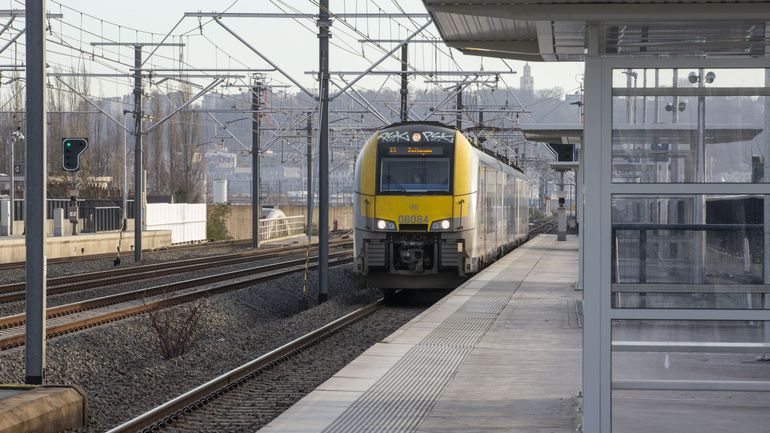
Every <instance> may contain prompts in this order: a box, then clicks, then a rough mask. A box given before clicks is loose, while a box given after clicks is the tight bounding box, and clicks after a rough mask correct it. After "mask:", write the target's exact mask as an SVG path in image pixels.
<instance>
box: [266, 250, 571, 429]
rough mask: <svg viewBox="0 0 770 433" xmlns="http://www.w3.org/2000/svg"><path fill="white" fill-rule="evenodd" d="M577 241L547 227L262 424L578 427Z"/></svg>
mask: <svg viewBox="0 0 770 433" xmlns="http://www.w3.org/2000/svg"><path fill="white" fill-rule="evenodd" d="M577 275H578V255H577V239H576V238H575V237H573V236H570V237H568V240H567V241H566V242H557V241H556V236H555V235H540V236H538V237H537V238H535V239H533V240H532V241H530V242H528V243H526V244H525V245H524V246H522V247H519V248H518V249H516V250H515V251H513V252H512V253H510V254H508V255H507V256H505V257H504V258H502V259H501V260H499V261H497V262H496V263H494V264H493V265H492V266H490V267H489V268H487V269H485V270H484V271H482V272H480V273H479V274H478V275H476V276H475V277H474V278H472V279H471V280H469V281H467V282H466V283H465V284H463V285H462V286H460V287H459V288H457V289H456V290H454V291H453V292H452V293H451V294H449V295H448V296H446V297H445V298H443V299H442V300H441V301H439V302H438V303H436V304H435V305H433V306H432V307H431V308H430V309H428V310H427V311H425V312H423V313H422V314H420V315H419V316H417V317H416V318H414V319H413V320H411V321H410V322H409V323H407V324H406V325H404V326H403V327H402V328H400V329H399V330H398V331H396V332H394V333H393V334H391V335H390V336H389V337H387V338H386V339H385V340H383V341H382V342H380V343H377V344H376V345H374V346H373V347H371V348H370V349H369V350H367V351H366V352H364V353H363V354H362V355H361V356H359V357H358V358H357V359H355V360H354V361H353V362H351V363H350V364H349V365H347V366H346V367H345V368H343V369H342V370H340V371H339V372H338V373H337V374H335V375H334V376H333V377H332V378H330V379H329V380H327V381H326V382H325V383H323V384H322V385H321V386H319V387H318V388H317V389H316V390H314V391H313V392H311V393H310V394H308V395H307V396H306V397H305V398H303V399H302V400H300V401H299V402H297V403H296V404H295V405H294V406H292V407H291V408H290V409H289V410H287V411H286V412H285V413H284V414H282V415H281V416H279V417H278V418H276V419H275V420H273V422H271V423H270V424H269V425H267V426H265V427H264V428H263V429H262V430H260V431H262V432H266V433H268V432H269V433H275V432H281V433H289V432H297V433H298V432H302V433H312V432H324V433H337V432H356V433H358V432H380V431H389V432H390V431H392V432H420V433H429V432H430V433H438V432H457V433H459V432H463V433H466V432H491V431H495V432H500V431H505V432H521V433H525V432H526V433H537V432H550V433H558V432H564V433H567V432H570V433H573V432H575V430H576V428H577V427H578V424H579V412H578V409H579V399H578V394H579V392H580V389H581V330H580V327H579V324H578V320H577V315H576V309H575V300H576V299H577V298H578V293H579V292H575V291H574V285H575V282H576V280H577Z"/></svg>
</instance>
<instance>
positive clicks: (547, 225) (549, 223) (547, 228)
mask: <svg viewBox="0 0 770 433" xmlns="http://www.w3.org/2000/svg"><path fill="white" fill-rule="evenodd" d="M556 225H557V221H556V219H554V218H551V219H547V220H545V221H543V222H542V223H540V224H539V225H537V226H535V227H533V228H532V229H530V230H529V237H530V238H531V237H533V236H537V235H540V234H544V233H550V232H551V231H553V229H555V228H556Z"/></svg>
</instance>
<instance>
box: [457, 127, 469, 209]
mask: <svg viewBox="0 0 770 433" xmlns="http://www.w3.org/2000/svg"><path fill="white" fill-rule="evenodd" d="M472 156H473V147H471V144H470V143H469V142H468V139H467V138H465V136H464V135H463V134H461V133H460V132H459V131H458V132H457V133H456V135H455V167H454V170H455V172H454V175H455V177H454V195H456V196H462V195H466V194H470V193H472V192H473V191H471V171H472V170H471V168H472V165H473V157H472Z"/></svg>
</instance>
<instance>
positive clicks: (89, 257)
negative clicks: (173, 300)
mask: <svg viewBox="0 0 770 433" xmlns="http://www.w3.org/2000/svg"><path fill="white" fill-rule="evenodd" d="M341 232H342V231H338V232H337V233H341ZM345 233H348V232H347V231H345ZM250 243H251V240H249V239H241V240H228V241H211V242H202V243H198V244H186V245H175V246H171V247H168V248H166V249H164V251H182V250H188V249H196V248H204V247H223V246H238V245H250ZM314 245H315V244H314ZM273 248H280V247H272V248H271V249H273ZM143 251H147V252H151V251H158V250H153V249H144V250H143ZM133 254H134V253H133V252H131V251H126V252H122V253H120V254H117V253H115V252H111V253H99V254H87V255H84V256H73V257H57V258H52V259H48V264H49V265H52V264H59V263H70V262H80V261H87V260H97V259H102V258H110V259H111V258H115V257H117V256H120V257H128V256H131V255H133ZM24 266H26V263H25V262H11V263H0V269H14V268H23V267H24Z"/></svg>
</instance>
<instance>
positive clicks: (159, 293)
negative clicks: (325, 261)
mask: <svg viewBox="0 0 770 433" xmlns="http://www.w3.org/2000/svg"><path fill="white" fill-rule="evenodd" d="M329 258H330V259H331V260H330V262H329V265H330V266H336V265H340V264H344V263H349V262H350V261H351V259H352V255H351V252H350V251H342V252H337V253H333V254H330V255H329ZM306 264H307V259H305V258H302V259H296V260H290V261H284V262H281V263H274V264H269V265H262V266H257V267H252V268H248V269H240V270H236V271H231V272H225V273H221V274H215V275H209V276H204V277H199V278H192V279H188V280H184V281H179V282H176V283H171V284H165V285H160V286H155V287H150V288H146V289H138V290H132V291H128V292H122V293H118V294H115V295H109V296H103V297H100V298H94V299H89V300H85V301H81V302H74V303H71V304H66V305H60V306H57V307H51V308H48V309H47V310H46V318H47V325H46V335H47V336H48V337H55V336H58V335H63V334H67V333H71V332H75V331H79V330H82V329H86V328H90V327H93V326H98V325H102V324H105V323H109V322H113V321H116V320H121V319H124V318H127V317H132V316H135V315H138V314H142V313H145V312H147V311H150V310H153V309H158V308H165V307H169V306H172V305H177V304H181V303H184V302H189V301H192V300H195V299H200V298H203V297H207V296H211V295H215V294H218V293H224V292H228V291H232V290H237V289H241V288H245V287H249V286H251V285H254V284H256V283H260V282H264V281H267V280H271V279H275V278H278V277H282V276H285V275H289V274H292V273H296V272H302V271H304V270H305V269H313V268H316V267H317V257H313V258H312V260H311V262H310V264H309V265H308V266H306ZM25 321H26V315H25V314H16V315H12V316H6V317H2V318H0V350H6V349H9V348H13V347H18V346H21V345H23V344H24V332H25V330H24V324H25Z"/></svg>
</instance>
